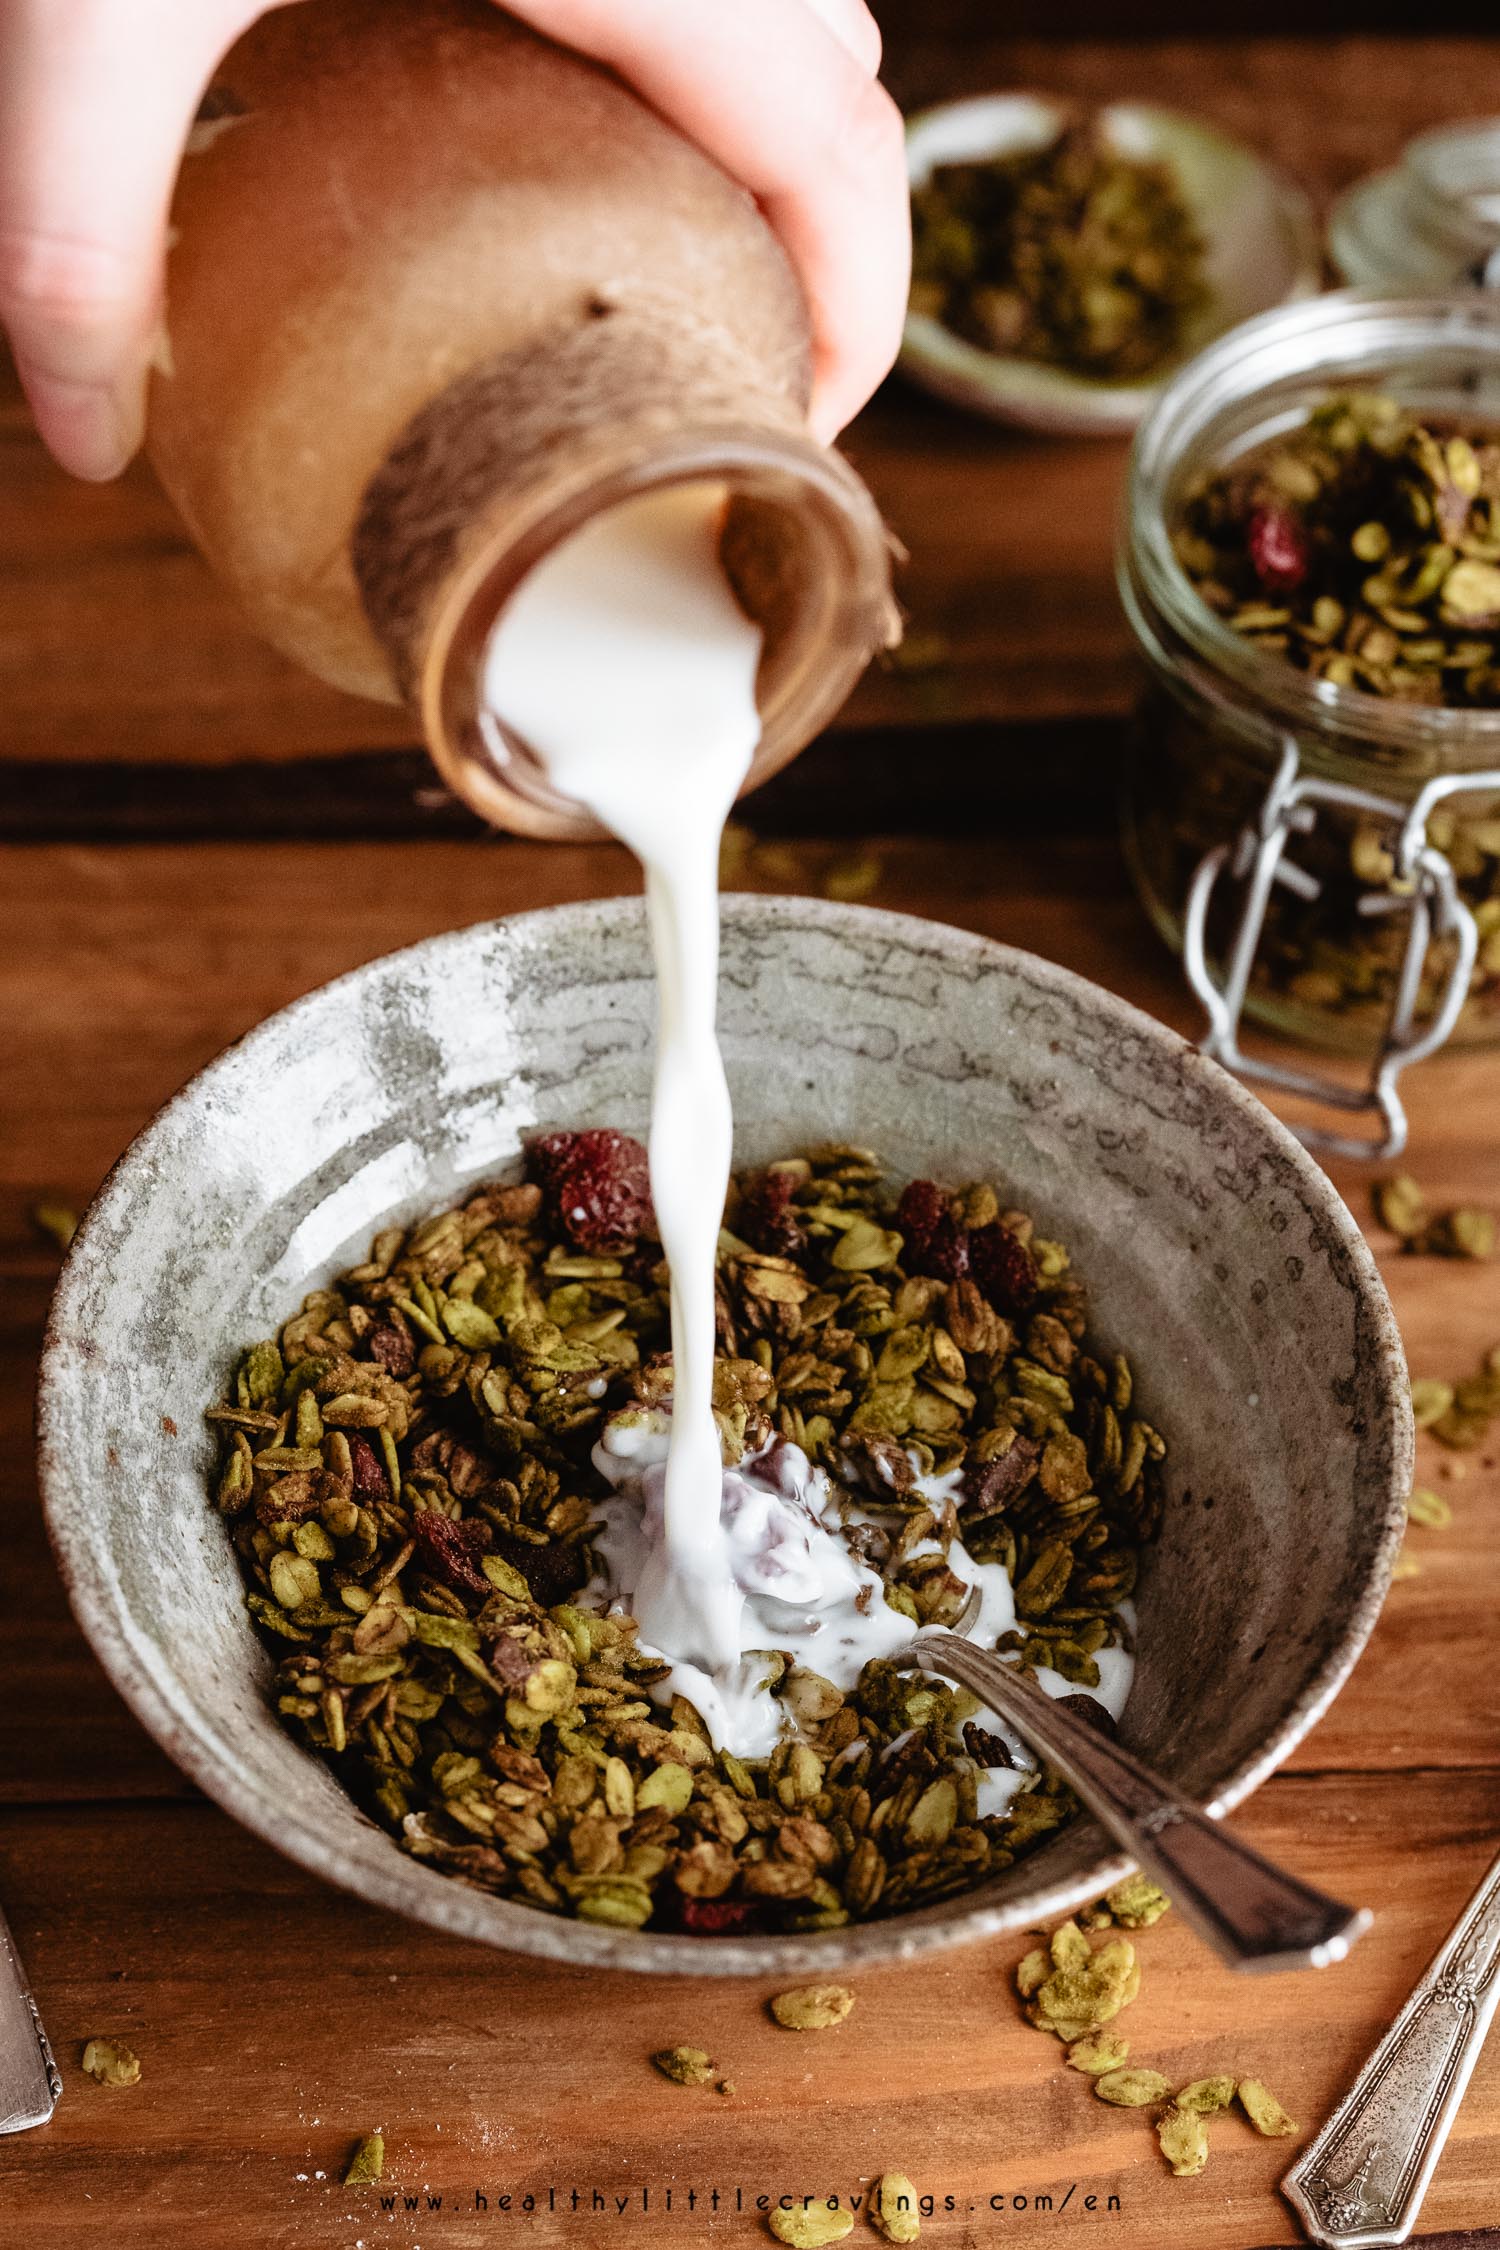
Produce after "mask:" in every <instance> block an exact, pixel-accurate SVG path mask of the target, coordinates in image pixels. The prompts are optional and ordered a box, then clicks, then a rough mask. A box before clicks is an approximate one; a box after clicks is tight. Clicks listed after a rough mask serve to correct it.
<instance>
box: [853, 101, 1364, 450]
mask: <svg viewBox="0 0 1500 2250" xmlns="http://www.w3.org/2000/svg"><path fill="white" fill-rule="evenodd" d="M1090 109H1093V110H1094V113H1095V114H1096V115H1097V116H1098V117H1100V118H1101V119H1103V120H1105V121H1106V122H1107V121H1108V119H1109V118H1110V117H1112V116H1113V115H1116V114H1118V113H1122V112H1124V113H1128V114H1130V115H1133V116H1137V117H1141V118H1146V119H1151V120H1155V119H1165V120H1167V121H1168V122H1169V123H1170V124H1172V125H1177V126H1186V127H1189V128H1191V129H1192V130H1193V131H1194V132H1196V133H1198V134H1200V135H1201V136H1202V138H1203V139H1204V140H1205V141H1216V142H1218V143H1219V144H1220V145H1221V146H1222V147H1223V148H1225V149H1226V150H1230V151H1232V152H1233V153H1234V154H1235V155H1237V156H1242V157H1245V158H1247V159H1248V160H1249V161H1250V162H1251V163H1252V164H1254V165H1255V167H1256V169H1257V170H1258V172H1259V173H1260V175H1261V177H1262V178H1263V180H1264V181H1265V183H1266V186H1267V188H1268V190H1269V191H1270V193H1271V194H1272V196H1273V198H1274V202H1275V207H1276V215H1277V222H1278V224H1279V226H1280V227H1281V229H1282V230H1283V232H1284V235H1285V238H1286V243H1287V249H1288V253H1289V257H1290V260H1291V265H1292V278H1291V281H1290V282H1289V284H1288V286H1287V288H1286V290H1285V292H1284V293H1283V294H1282V296H1280V297H1279V298H1278V299H1277V300H1276V303H1275V304H1274V305H1268V306H1265V307H1263V308H1262V313H1265V312H1275V311H1279V310H1280V309H1281V308H1282V307H1283V306H1285V305H1290V304H1297V303H1300V302H1301V301H1302V300H1303V299H1304V298H1307V297H1310V296H1314V295H1316V294H1317V293H1318V292H1319V290H1320V288H1321V286H1322V276H1323V236H1322V233H1321V230H1320V228H1319V224H1318V219H1317V215H1316V212H1315V211H1314V208H1313V203H1312V198H1311V197H1310V196H1309V195H1308V193H1307V191H1306V189H1305V188H1303V186H1302V185H1301V183H1300V182H1299V181H1298V180H1297V179H1295V178H1294V177H1293V175H1292V174H1291V173H1290V172H1288V171H1287V170H1286V169H1285V167H1284V166H1282V165H1280V164H1277V163H1276V162H1275V161H1274V160H1273V159H1272V158H1270V157H1268V156H1266V155H1265V154H1264V152H1263V151H1262V150H1261V149H1259V148H1257V147H1256V146H1255V145H1254V143H1252V142H1250V141H1246V140H1242V139H1241V138H1240V136H1239V135H1238V134H1237V133H1232V132H1230V131H1228V129H1227V128H1226V127H1224V126H1222V125H1220V124H1219V123H1218V122H1217V121H1216V120H1215V119H1213V118H1211V117H1204V116H1201V115H1200V114H1199V113H1198V112H1197V111H1194V110H1187V109H1179V108H1177V107H1176V106H1175V105H1174V104H1172V103H1170V102H1153V101H1150V100H1148V99H1145V98H1144V97H1141V98H1137V97H1134V96H1131V95H1129V94H1121V95H1119V96H1116V97H1115V98H1113V99H1111V100H1109V101H1105V102H1100V103H1098V104H1097V105H1095V104H1090V103H1089V102H1088V101H1086V100H1085V99H1083V98H1082V97H1079V96H1076V95H1070V94H1064V93H1056V92H1048V91H1047V90H1046V89H1044V88H1041V87H1030V86H1017V87H1003V88H998V87H997V88H995V89H993V90H992V91H990V92H987V93H986V92H983V91H978V92H975V93H970V94H960V95H956V96H954V97H953V98H952V99H951V100H948V101H939V102H929V103H927V104H925V105H924V106H923V107H922V108H921V109H917V110H913V111H912V112H911V114H910V115H909V116H908V117H907V119H906V131H905V146H906V169H907V183H908V187H909V188H914V187H916V186H918V185H919V184H920V179H921V178H925V176H926V168H927V165H928V161H929V160H928V158H927V156H926V154H925V151H924V149H923V142H924V140H925V139H926V137H927V136H928V135H929V134H930V133H931V132H932V131H933V129H934V128H935V127H940V126H941V125H942V124H943V122H944V121H945V120H947V119H949V118H954V117H962V116H973V117H974V118H976V119H979V118H982V117H984V116H985V115H986V114H992V115H993V116H994V117H995V120H996V135H995V140H994V145H993V149H992V152H991V153H993V154H996V155H999V154H1002V153H1003V152H1004V151H1005V150H1007V149H1009V148H1011V147H1012V146H1016V145H1020V143H1018V142H1016V141H1015V140H1013V138H1012V135H1011V134H1010V133H1009V132H1008V131H1006V130H1004V129H1003V126H1002V122H1001V121H1002V119H1003V118H1004V117H1005V116H1006V114H1007V113H1008V114H1009V116H1010V117H1011V118H1012V119H1013V120H1015V121H1016V122H1017V123H1018V124H1019V123H1020V121H1021V120H1022V118H1023V116H1024V114H1025V113H1026V112H1028V111H1030V112H1032V113H1035V112H1037V111H1045V112H1049V113H1050V114H1051V116H1052V117H1053V118H1055V119H1056V120H1057V122H1058V125H1059V128H1060V127H1061V125H1062V124H1063V123H1065V122H1066V120H1067V119H1068V118H1069V117H1070V116H1080V115H1083V114H1086V113H1088V112H1089V110H1090ZM919 172H920V178H919ZM1244 317H1245V318H1246V319H1251V320H1253V319H1257V318H1260V317H1262V314H1257V313H1250V314H1247V315H1245V316H1244ZM1239 325H1241V323H1239V322H1235V321H1225V322H1223V323H1221V324H1220V325H1219V326H1218V327H1217V328H1216V329H1215V330H1214V332H1213V333H1212V334H1211V335H1206V336H1203V337H1202V338H1200V340H1199V342H1198V343H1197V344H1195V345H1194V346H1193V348H1192V350H1191V351H1187V352H1180V353H1179V354H1178V355H1177V357H1176V358H1175V359H1174V360H1172V361H1170V362H1169V363H1168V364H1167V365H1166V366H1164V367H1163V368H1161V369H1160V370H1159V372H1158V373H1156V374H1155V375H1152V376H1149V377H1146V378H1144V379H1143V380H1140V381H1137V382H1131V383H1111V382H1107V381H1105V380H1104V379H1103V378H1102V377H1097V376H1091V375H1081V374H1078V373H1076V372H1075V371H1074V370H1073V369H1071V368H1067V367H1059V366H1054V365H1052V364H1051V363H1050V362H1048V361H1046V360H1033V359H1026V358H1023V357H1022V356H1021V355H1020V354H1018V353H1014V352H991V351H986V350H985V349H984V347H983V345H980V344H974V343H970V342H969V340H968V339H967V338H966V337H964V336H960V335H959V334H958V332H957V331H956V330H955V329H952V328H949V327H948V326H947V325H946V323H945V322H943V321H941V320H938V319H937V318H936V317H935V316H934V315H933V314H931V313H921V312H913V311H912V310H910V308H908V310H907V312H906V315H905V319H904V322H903V325H902V334H901V349H900V352H899V355H898V365H899V366H900V369H901V371H902V373H903V374H905V375H906V376H907V377H908V378H909V379H910V380H911V381H912V382H914V383H917V384H920V385H921V387H922V388H923V389H925V390H927V391H929V392H931V393H932V395H933V396H934V397H937V398H941V399H945V400H947V401H948V403H949V404H950V405H956V406H962V407H967V408H968V409H969V410H970V411H971V412H973V413H977V414H983V415H987V416H988V417H989V418H990V419H992V420H995V421H1000V422H1005V423H1009V424H1011V425H1012V426H1015V427H1019V428H1027V429H1038V430H1043V431H1048V430H1051V431H1055V432H1057V433H1059V434H1064V435H1072V436H1082V437H1088V436H1098V437H1101V438H1103V437H1124V436H1127V435H1128V434H1129V433H1130V432H1131V431H1132V430H1134V429H1135V428H1136V427H1137V426H1138V425H1139V424H1140V422H1141V421H1142V420H1144V418H1145V416H1146V414H1147V413H1148V412H1149V411H1150V409H1151V407H1152V406H1153V405H1154V403H1155V401H1156V399H1157V397H1158V395H1159V394H1160V392H1161V391H1162V390H1163V388H1164V387H1165V386H1166V384H1167V383H1169V382H1170V381H1172V379H1173V378H1174V377H1175V376H1176V375H1178V374H1180V372H1181V371H1182V369H1183V368H1184V367H1186V366H1187V365H1188V364H1189V362H1190V361H1191V360H1192V359H1193V358H1194V357H1196V355H1197V353H1198V352H1200V351H1206V350H1209V349H1211V348H1212V346H1213V345H1215V344H1217V343H1219V342H1221V341H1222V339H1223V338H1224V337H1225V336H1228V335H1232V334H1233V332H1234V329H1235V328H1236V327H1237V326H1239Z"/></svg>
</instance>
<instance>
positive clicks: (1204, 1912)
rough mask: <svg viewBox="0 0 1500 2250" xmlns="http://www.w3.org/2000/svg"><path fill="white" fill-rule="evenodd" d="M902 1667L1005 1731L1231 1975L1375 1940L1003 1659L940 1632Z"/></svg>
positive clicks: (1307, 1963) (1300, 1962)
mask: <svg viewBox="0 0 1500 2250" xmlns="http://www.w3.org/2000/svg"><path fill="white" fill-rule="evenodd" d="M894 1661H895V1662H896V1663H897V1664H921V1665H924V1666H926V1667H927V1668H928V1669H929V1670H931V1671H937V1672H945V1673H946V1674H947V1675H948V1677H949V1678H950V1679H953V1680H957V1681H958V1682H959V1683H960V1685H961V1686H963V1687H967V1688H971V1689H972V1690H973V1692H974V1693H975V1694H976V1695H977V1696H979V1697H980V1699H981V1701H983V1702H984V1703H985V1704H986V1705H988V1707H989V1709H990V1710H992V1711H994V1712H996V1713H997V1714H998V1716H999V1717H1001V1718H1002V1719H1008V1720H1009V1721H1010V1723H1011V1725H1012V1726H1013V1727H1014V1728H1015V1730H1016V1732H1017V1733H1018V1734H1020V1735H1021V1736H1023V1737H1024V1739H1025V1740H1026V1741H1027V1742H1029V1743H1030V1744H1031V1746H1032V1748H1033V1749H1034V1750H1037V1751H1039V1752H1040V1753H1041V1755H1042V1756H1043V1757H1044V1758H1045V1759H1046V1760H1047V1762H1048V1764H1049V1765H1051V1766H1055V1767H1056V1769H1057V1771H1058V1772H1059V1773H1060V1774H1062V1776H1063V1778H1064V1779H1065V1780H1066V1781H1068V1782H1071V1784H1072V1786H1073V1788H1074V1789H1075V1790H1076V1791H1077V1793H1078V1795H1079V1796H1080V1797H1081V1798H1082V1799H1083V1802H1084V1804H1085V1805H1086V1806H1087V1807H1088V1809H1089V1811H1090V1812H1091V1813H1092V1814H1093V1815H1094V1817H1095V1819H1096V1820H1099V1821H1101V1822H1102V1823H1103V1825H1104V1826H1105V1827H1106V1828H1107V1829H1108V1830H1109V1832H1110V1834H1111V1835H1112V1836H1114V1837H1115V1838H1116V1839H1117V1840H1118V1842H1120V1843H1121V1844H1123V1845H1124V1847H1125V1849H1126V1851H1128V1852H1129V1853H1130V1855H1131V1857H1132V1858H1133V1859H1134V1860H1135V1861H1136V1862H1137V1864H1138V1865H1139V1866H1140V1867H1142V1868H1144V1869H1145V1871H1146V1873H1147V1874H1148V1875H1150V1876H1152V1877H1154V1878H1155V1880H1156V1881H1157V1882H1159V1883H1160V1884H1161V1886H1162V1888H1163V1889H1164V1890H1166V1891H1167V1892H1168V1893H1169V1894H1170V1896H1171V1899H1172V1904H1173V1905H1174V1906H1175V1907H1176V1908H1177V1909H1178V1911H1179V1913H1180V1914H1181V1915H1182V1917H1183V1919H1184V1921H1187V1922H1191V1923H1192V1925H1193V1927H1194V1929H1196V1930H1197V1932H1198V1934H1199V1936H1200V1937H1202V1938H1204V1939H1206V1940H1207V1942H1208V1943H1209V1944H1210V1945H1211V1946H1212V1947H1213V1948H1214V1950H1215V1951H1216V1952H1217V1953H1218V1954H1220V1955H1221V1956H1222V1958H1223V1959H1224V1960H1226V1961H1227V1962H1228V1963H1229V1964H1230V1966H1231V1967H1232V1968H1236V1969H1291V1968H1320V1967H1322V1966H1323V1965H1324V1964H1325V1963H1327V1962H1329V1961H1339V1960H1342V1959H1343V1956H1344V1955H1345V1954H1346V1953H1347V1952H1348V1950H1349V1948H1350V1946H1351V1945H1352V1944H1353V1943H1354V1940H1355V1939H1356V1938H1357V1937H1358V1936H1359V1935H1360V1933H1361V1931H1363V1930H1365V1929H1367V1928H1368V1926H1369V1921H1370V1917H1369V1915H1368V1914H1366V1913H1364V1912H1363V1911H1362V1910H1356V1909H1355V1908H1353V1907H1349V1906H1344V1905H1342V1904H1341V1903H1340V1902H1339V1901H1338V1900H1337V1899H1332V1898H1329V1897H1327V1896H1326V1895H1325V1893H1324V1892H1322V1891H1318V1890H1314V1889H1313V1887H1312V1885H1311V1884H1310V1883H1304V1882H1302V1881H1301V1880H1300V1878H1299V1877H1297V1876H1295V1875H1290V1874H1288V1873H1287V1871H1286V1870H1285V1869H1284V1868H1281V1867H1277V1866H1275V1865H1274V1864H1273V1863H1272V1862H1271V1861H1270V1860H1268V1859H1263V1858H1262V1857H1261V1855H1260V1853H1259V1852H1257V1851H1252V1850H1251V1848H1250V1846H1249V1845H1248V1844H1246V1843H1242V1842H1241V1841H1240V1839H1239V1837H1238V1836H1236V1835H1235V1833H1234V1831H1233V1830H1232V1829H1230V1828H1226V1827H1224V1826H1223V1824H1222V1823H1221V1822H1219V1821H1217V1820H1214V1819H1212V1818H1211V1817H1210V1816H1209V1815H1208V1814H1207V1813H1205V1812H1204V1811H1203V1810H1202V1809H1201V1808H1200V1807H1199V1806H1197V1805H1195V1804H1193V1803H1192V1801H1191V1800H1190V1799H1189V1798H1187V1797H1183V1796H1181V1795H1179V1794H1178V1792H1177V1791H1176V1790H1175V1789H1173V1788H1172V1787H1171V1785H1170V1783H1168V1782H1166V1781H1164V1780H1163V1779H1162V1777H1161V1775H1160V1774H1158V1773H1153V1772H1152V1770H1151V1768H1150V1767H1149V1766H1146V1765H1143V1764H1142V1763H1141V1761H1140V1759H1139V1758H1134V1757H1132V1756H1131V1754H1130V1752H1129V1751H1128V1750H1122V1749H1121V1748H1120V1747H1119V1745H1118V1744H1117V1743H1115V1742H1113V1741H1111V1740H1110V1738H1109V1737H1108V1736H1107V1735H1104V1734H1102V1733H1100V1731H1099V1730H1098V1728H1097V1727H1093V1726H1090V1725H1088V1724H1087V1722H1086V1721H1084V1720H1082V1719H1077V1718H1075V1717H1074V1716H1073V1714H1072V1712H1071V1711H1068V1710H1066V1709H1064V1708H1063V1706H1062V1705H1061V1704H1059V1703H1057V1702H1055V1701H1054V1700H1053V1698H1052V1697H1051V1696H1050V1695H1047V1694H1044V1692H1043V1691H1042V1689H1040V1688H1039V1687H1037V1686H1035V1685H1034V1684H1033V1682H1032V1681H1030V1680H1028V1679H1027V1678H1026V1677H1025V1675H1024V1673H1022V1672H1020V1671H1018V1670H1017V1668H1016V1667H1015V1666H1014V1665H1013V1664H1007V1663H1006V1662H1005V1660H1004V1658H1003V1657H999V1656H996V1655H993V1654H990V1653H988V1652H986V1651H985V1650H983V1649H977V1648H975V1647H974V1646H973V1644H972V1643H971V1642H969V1641H966V1640H964V1639H962V1638H961V1637H960V1636H958V1635H956V1634H953V1633H948V1632H941V1631H939V1632H928V1633H924V1634H923V1635H922V1636H921V1638H920V1639H918V1640H915V1641H913V1642H912V1643H911V1644H910V1645H909V1646H908V1647H906V1648H900V1649H897V1650H896V1651H895V1655H894Z"/></svg>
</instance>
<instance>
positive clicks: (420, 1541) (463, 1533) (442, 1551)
mask: <svg viewBox="0 0 1500 2250" xmlns="http://www.w3.org/2000/svg"><path fill="white" fill-rule="evenodd" d="M411 1529H412V1537H413V1538H414V1539H415V1540H416V1542H417V1561H418V1562H419V1564H420V1565H421V1567H422V1569H423V1570H425V1571H426V1572H427V1573H428V1575H429V1577H432V1578H436V1579H439V1580H441V1582H442V1584H443V1585H445V1586H451V1587H452V1588H453V1591H454V1593H455V1594H479V1595H482V1596H483V1597H484V1598H485V1599H486V1600H488V1598H489V1596H490V1595H491V1594H492V1593H493V1592H494V1590H495V1589H494V1588H493V1586H491V1584H490V1582H489V1580H488V1579H487V1578H486V1577H485V1575H484V1572H483V1571H482V1570H481V1569H480V1567H479V1557H480V1555H482V1554H484V1553H485V1552H486V1551H487V1550H488V1548H489V1544H490V1528H489V1525H488V1524H484V1523H455V1522H454V1520H453V1518H452V1516H445V1515H444V1514H443V1513H442V1511H441V1510H440V1509H438V1508H422V1509H419V1510H418V1512H417V1514H416V1515H414V1516H413V1517H412V1519H411Z"/></svg>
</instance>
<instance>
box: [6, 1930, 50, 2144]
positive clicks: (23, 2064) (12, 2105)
mask: <svg viewBox="0 0 1500 2250" xmlns="http://www.w3.org/2000/svg"><path fill="white" fill-rule="evenodd" d="M61 2092H62V2079H61V2078H60V2076H59V2075H58V2069H57V2064H56V2063H55V2062H54V2061H53V2059H52V2049H51V2047H50V2046H49V2045H48V2043H47V2034H46V2032H45V2031H44V2030H43V2029H42V2019H41V2017H40V2016H39V2015H38V2014H37V2008H36V2002H35V2001H34V2000H33V1999H32V1997H31V1987H30V1985H29V1984H28V1983H27V1982H26V1972H25V1970H24V1969H23V1968H22V1967H21V1961H20V1956H19V1955H18V1953H17V1952H16V1948H15V1943H14V1941H13V1939H12V1937H11V1934H10V1931H9V1929H8V1928H7V1926H6V1921H5V1916H4V1915H3V1914H0V2133H24V2132H25V2131H27V2129H28V2128H29V2127H30V2126H32V2125H45V2124H46V2122H47V2120H48V2118H49V2117H50V2116H51V2115H52V2111H53V2108H54V2107H55V2105H56V2102H57V2098H58V2096H59V2095H60V2094H61Z"/></svg>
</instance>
